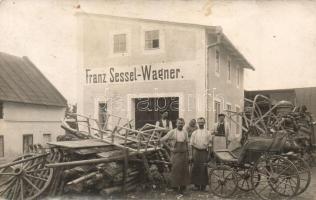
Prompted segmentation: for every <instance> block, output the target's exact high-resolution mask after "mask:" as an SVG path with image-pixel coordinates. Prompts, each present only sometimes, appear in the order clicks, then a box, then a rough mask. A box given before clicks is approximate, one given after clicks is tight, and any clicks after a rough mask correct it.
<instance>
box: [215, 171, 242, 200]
mask: <svg viewBox="0 0 316 200" xmlns="http://www.w3.org/2000/svg"><path fill="white" fill-rule="evenodd" d="M209 187H210V190H211V191H212V193H213V194H214V195H216V196H219V197H223V198H228V197H230V196H232V195H233V194H234V193H235V191H236V190H237V177H236V175H235V171H234V170H233V169H232V168H230V167H229V166H226V165H220V166H216V167H214V168H212V169H211V171H210V172H209Z"/></svg>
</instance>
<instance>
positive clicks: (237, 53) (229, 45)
mask: <svg viewBox="0 0 316 200" xmlns="http://www.w3.org/2000/svg"><path fill="white" fill-rule="evenodd" d="M76 15H77V16H91V15H92V16H96V17H107V18H113V19H121V20H134V21H145V22H153V23H162V24H174V25H182V26H194V27H200V28H205V29H206V30H208V31H211V32H214V33H216V31H217V30H222V28H221V27H220V26H210V25H205V24H193V23H187V22H173V21H164V20H156V19H144V18H137V17H123V16H115V15H105V14H95V13H86V12H77V13H76ZM216 34H217V33H216ZM221 36H222V37H221V38H222V40H221V43H222V44H223V45H225V46H226V47H227V49H228V50H229V51H230V52H231V54H233V55H234V56H235V57H237V61H238V62H239V63H240V66H241V67H243V68H248V69H252V70H255V68H254V67H253V66H252V65H251V64H250V62H249V61H248V60H247V59H246V58H245V57H244V56H243V55H242V54H241V53H240V51H239V50H238V49H237V48H236V47H235V46H234V45H233V43H232V42H231V41H230V40H229V39H228V38H227V36H226V35H225V34H224V33H222V32H221Z"/></svg>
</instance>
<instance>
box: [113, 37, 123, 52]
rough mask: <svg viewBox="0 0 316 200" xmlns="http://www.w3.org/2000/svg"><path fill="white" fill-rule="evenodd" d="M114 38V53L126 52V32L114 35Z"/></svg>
mask: <svg viewBox="0 0 316 200" xmlns="http://www.w3.org/2000/svg"><path fill="white" fill-rule="evenodd" d="M113 40H114V47H113V52H114V53H125V52H126V34H116V35H114V36H113Z"/></svg>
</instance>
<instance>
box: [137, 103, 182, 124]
mask: <svg viewBox="0 0 316 200" xmlns="http://www.w3.org/2000/svg"><path fill="white" fill-rule="evenodd" d="M134 102H135V105H134V106H135V123H136V124H135V127H136V129H139V128H141V127H143V126H144V125H145V124H146V123H149V124H153V125H155V124H156V122H157V121H159V120H161V116H162V114H163V113H164V112H168V117H167V119H168V121H171V123H172V126H173V127H175V122H176V119H177V118H178V117H179V97H159V98H136V99H135V101H134Z"/></svg>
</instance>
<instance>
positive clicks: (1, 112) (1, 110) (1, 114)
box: [0, 102, 3, 119]
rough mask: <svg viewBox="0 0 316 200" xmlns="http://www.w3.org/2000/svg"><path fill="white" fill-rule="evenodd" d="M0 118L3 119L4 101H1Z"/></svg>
mask: <svg viewBox="0 0 316 200" xmlns="http://www.w3.org/2000/svg"><path fill="white" fill-rule="evenodd" d="M0 119H3V103H2V102H0Z"/></svg>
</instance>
